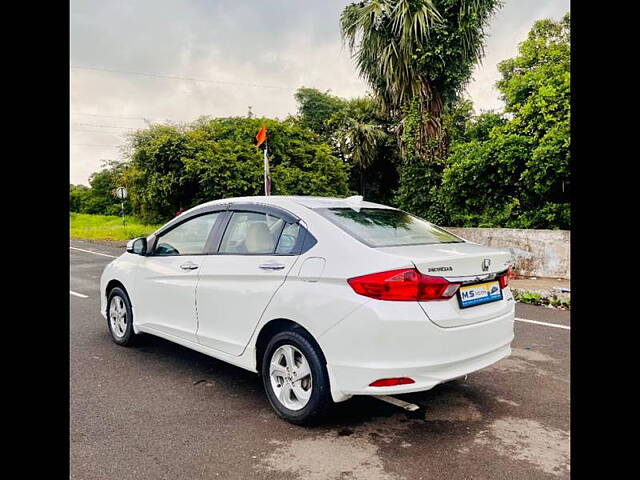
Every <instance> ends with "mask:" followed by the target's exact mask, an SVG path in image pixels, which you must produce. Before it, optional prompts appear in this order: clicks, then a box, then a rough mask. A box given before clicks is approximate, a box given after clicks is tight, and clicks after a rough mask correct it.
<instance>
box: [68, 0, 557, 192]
mask: <svg viewBox="0 0 640 480" xmlns="http://www.w3.org/2000/svg"><path fill="white" fill-rule="evenodd" d="M347 3H349V2H348V1H346V0H324V1H323V2H311V1H303V0H298V1H295V2H292V1H291V0H271V1H270V2H261V1H258V0H245V1H241V2H239V1H233V0H218V1H211V0H192V1H169V0H165V1H157V0H156V1H153V0H138V1H136V2H129V1H120V0H110V1H109V2H97V1H80V0H72V2H71V19H70V20H71V38H70V43H71V45H70V46H71V48H70V55H71V65H72V66H76V67H78V66H79V67H98V68H104V69H113V70H123V71H134V72H148V73H157V74H167V75H175V76H182V77H189V78H202V79H212V80H219V81H223V82H237V83H238V84H235V85H229V84H215V83H199V82H191V81H187V80H175V79H167V78H158V77H149V76H139V75H130V74H122V73H114V72H105V71H95V70H83V69H75V68H72V70H71V85H70V91H71V95H70V96H71V112H72V115H71V159H70V161H71V179H70V181H71V182H72V183H84V184H87V181H88V177H89V175H90V174H91V173H92V172H93V171H95V170H97V169H98V167H99V166H100V162H101V161H102V160H106V159H115V158H119V151H118V146H119V145H121V144H122V141H123V138H124V137H123V135H124V134H125V133H126V132H127V131H130V130H127V129H132V128H142V127H144V126H145V125H146V124H145V122H144V121H143V120H142V119H141V118H122V117H145V118H147V119H151V120H153V121H163V120H172V121H190V120H193V119H194V118H196V117H198V116H200V115H211V116H233V115H245V114H246V113H247V111H248V108H249V106H251V108H252V111H253V113H254V114H255V115H257V116H268V117H280V118H284V117H286V116H287V115H288V114H294V113H295V111H296V105H295V101H294V99H293V93H294V92H295V90H296V89H297V88H298V87H300V86H303V85H304V86H312V87H316V88H319V89H322V90H331V91H332V93H334V94H335V95H339V96H343V97H354V96H359V95H362V94H364V93H365V92H366V90H367V86H366V85H365V83H364V82H363V81H362V80H361V79H360V78H359V77H358V74H357V72H356V69H355V67H354V65H353V62H352V61H351V59H350V55H349V52H348V51H347V50H346V49H345V48H343V47H342V44H341V40H340V34H339V26H338V20H339V14H340V12H341V11H342V9H343V8H344V6H345V5H346V4H347ZM568 5H569V1H568V0H561V1H558V0H547V1H529V0H527V1H524V0H517V1H516V0H512V1H510V2H508V3H507V5H506V6H505V8H504V9H503V11H502V12H500V13H498V15H496V17H495V19H494V21H493V22H492V25H491V27H490V32H491V35H490V37H489V40H488V43H487V56H486V58H485V61H484V65H483V66H482V67H480V68H478V69H477V70H476V72H475V74H474V77H475V81H474V82H473V83H472V84H471V85H470V86H469V89H468V92H469V94H470V96H471V98H472V99H473V100H474V102H475V103H476V105H477V106H478V107H480V108H491V107H492V106H494V105H495V106H497V105H498V103H497V102H498V100H497V92H496V91H494V90H493V89H492V84H493V83H494V82H495V80H496V79H497V76H496V72H497V70H495V65H496V63H497V62H498V61H500V60H502V59H504V58H508V57H509V56H513V55H514V54H515V52H516V47H517V43H518V42H519V41H522V40H523V39H524V38H525V36H526V33H527V31H528V29H529V28H530V26H531V24H532V23H533V21H534V20H536V19H538V18H541V17H544V16H555V17H559V16H560V15H562V14H563V13H564V12H565V11H567V10H568V8H569V6H568ZM246 83H250V84H260V85H273V86H279V87H281V88H258V87H251V86H247V85H242V84H246ZM87 114H93V115H100V116H92V115H87ZM109 116H111V117H109ZM90 125H93V126H90ZM95 125H99V126H95Z"/></svg>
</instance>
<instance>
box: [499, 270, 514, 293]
mask: <svg viewBox="0 0 640 480" xmlns="http://www.w3.org/2000/svg"><path fill="white" fill-rule="evenodd" d="M513 277H515V274H514V273H513V268H512V267H511V265H509V268H507V271H506V272H505V273H503V274H502V275H500V288H506V287H508V286H509V282H510V281H511V279H512V278H513Z"/></svg>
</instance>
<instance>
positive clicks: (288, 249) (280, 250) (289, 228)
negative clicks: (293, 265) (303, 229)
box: [276, 223, 300, 255]
mask: <svg viewBox="0 0 640 480" xmlns="http://www.w3.org/2000/svg"><path fill="white" fill-rule="evenodd" d="M298 235H300V225H299V224H297V223H287V224H286V225H285V227H284V229H283V230H282V234H281V235H280V239H279V240H278V246H277V247H276V253H277V254H279V255H289V254H291V253H292V252H293V251H294V249H295V247H296V245H297V243H298Z"/></svg>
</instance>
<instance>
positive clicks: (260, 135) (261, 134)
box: [256, 125, 267, 147]
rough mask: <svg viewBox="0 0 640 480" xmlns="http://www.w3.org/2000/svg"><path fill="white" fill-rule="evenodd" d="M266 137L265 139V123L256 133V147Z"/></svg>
mask: <svg viewBox="0 0 640 480" xmlns="http://www.w3.org/2000/svg"><path fill="white" fill-rule="evenodd" d="M266 139H267V127H266V126H265V125H262V128H261V129H260V131H259V132H258V134H257V135H256V140H257V142H258V143H257V144H256V147H259V146H260V145H262V144H263V143H264V142H265V140H266Z"/></svg>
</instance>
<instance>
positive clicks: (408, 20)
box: [340, 0, 500, 156]
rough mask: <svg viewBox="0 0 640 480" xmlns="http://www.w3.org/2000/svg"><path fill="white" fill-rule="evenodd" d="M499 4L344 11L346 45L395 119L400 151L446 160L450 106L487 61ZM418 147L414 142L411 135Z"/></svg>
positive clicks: (442, 1)
mask: <svg viewBox="0 0 640 480" xmlns="http://www.w3.org/2000/svg"><path fill="white" fill-rule="evenodd" d="M499 5H500V1H499V0H457V1H451V0H364V1H361V2H358V3H352V4H349V5H347V6H346V7H345V9H344V10H343V12H342V15H341V17H340V26H341V32H342V38H343V41H344V42H345V43H346V44H347V45H348V47H349V49H350V51H351V53H352V56H353V57H354V59H355V61H356V66H357V68H358V70H359V73H360V75H361V76H362V77H363V78H364V79H365V80H366V81H367V83H368V84H369V85H370V87H371V88H372V89H373V91H374V93H375V94H376V96H377V98H378V99H379V101H380V102H381V104H382V106H383V107H384V108H385V110H386V111H387V112H388V113H389V115H390V116H391V117H395V118H396V119H398V120H399V125H400V128H399V130H398V134H399V138H400V145H401V147H403V148H406V147H407V146H408V143H409V146H411V145H410V144H411V143H414V146H415V150H416V151H417V152H418V153H419V154H423V155H425V154H427V153H428V152H427V150H428V149H427V146H428V145H431V144H435V150H431V151H433V152H435V153H436V154H439V155H438V156H442V154H443V153H445V152H444V151H445V150H446V142H445V139H444V134H443V128H442V120H441V119H442V113H443V110H444V108H445V103H446V102H448V101H451V100H453V99H455V97H456V96H457V94H458V93H459V92H460V90H461V88H462V87H463V86H464V85H465V84H466V82H467V81H468V80H469V78H470V75H471V72H472V71H473V67H474V66H475V64H476V63H477V62H478V61H480V59H481V57H482V55H483V53H484V52H483V39H484V27H485V26H486V23H487V19H488V17H489V15H490V14H491V13H492V12H493V11H494V10H495V9H496V7H497V6H499ZM407 132H408V133H410V135H411V137H412V138H413V140H412V142H407V136H406V133H407Z"/></svg>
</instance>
